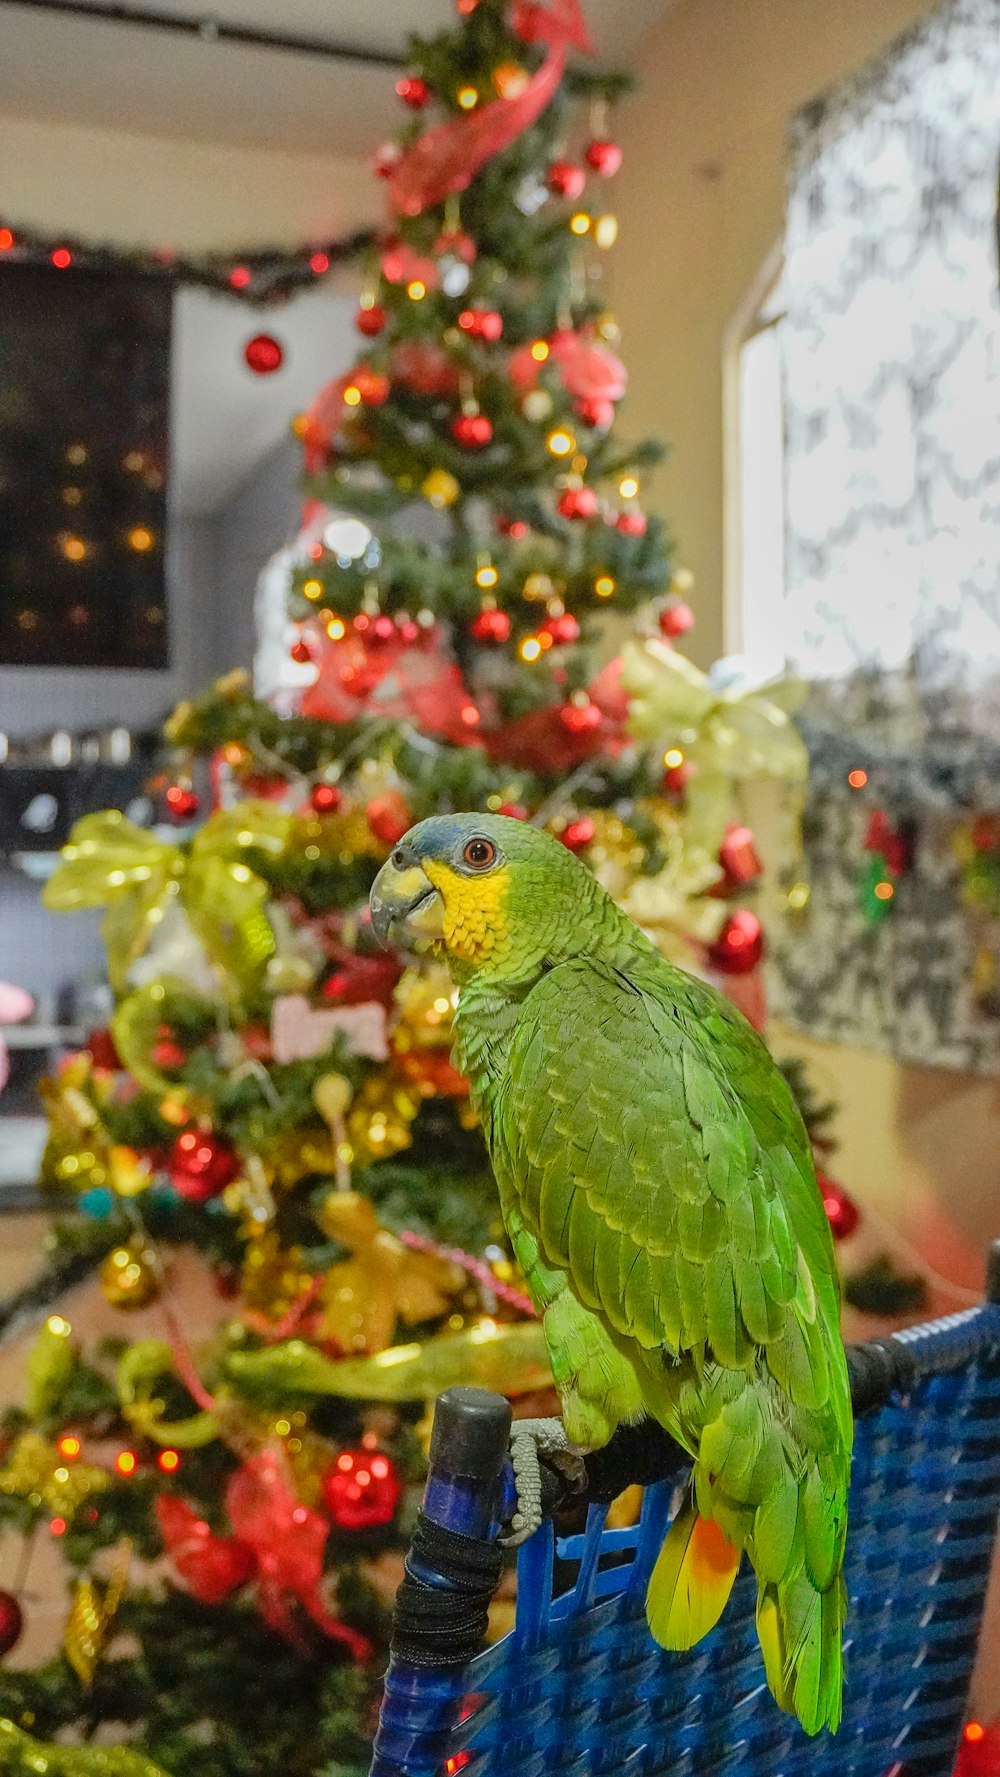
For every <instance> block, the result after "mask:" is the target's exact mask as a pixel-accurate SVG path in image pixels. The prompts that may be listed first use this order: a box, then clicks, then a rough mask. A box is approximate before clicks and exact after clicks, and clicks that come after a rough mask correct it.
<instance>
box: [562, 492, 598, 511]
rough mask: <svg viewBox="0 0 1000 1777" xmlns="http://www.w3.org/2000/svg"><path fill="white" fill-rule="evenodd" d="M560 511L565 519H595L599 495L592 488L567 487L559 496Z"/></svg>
mask: <svg viewBox="0 0 1000 1777" xmlns="http://www.w3.org/2000/svg"><path fill="white" fill-rule="evenodd" d="M559 511H560V513H561V515H562V517H563V518H593V516H594V513H595V512H596V511H597V495H596V494H595V492H594V490H593V488H592V487H567V488H565V489H564V490H563V492H562V493H561V494H560V495H559Z"/></svg>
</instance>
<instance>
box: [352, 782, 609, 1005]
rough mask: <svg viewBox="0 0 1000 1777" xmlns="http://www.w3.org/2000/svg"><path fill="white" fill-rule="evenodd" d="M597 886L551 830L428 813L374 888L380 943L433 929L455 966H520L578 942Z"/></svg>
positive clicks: (518, 970)
mask: <svg viewBox="0 0 1000 1777" xmlns="http://www.w3.org/2000/svg"><path fill="white" fill-rule="evenodd" d="M601 892H602V891H601V890H600V889H599V888H598V886H597V883H596V882H595V880H594V878H593V877H592V876H591V874H590V872H589V871H588V870H586V869H585V868H584V866H583V865H582V864H580V863H578V862H577V860H576V858H574V857H573V856H572V854H571V853H570V852H568V851H567V850H566V847H565V846H564V845H560V844H559V841H558V840H557V839H553V838H552V836H551V834H548V833H542V832H540V831H539V829H538V828H537V827H532V826H529V825H528V823H527V822H526V821H515V820H510V819H508V818H507V817H506V816H504V815H498V814H449V815H434V816H432V817H431V819H430V820H427V821H421V822H420V823H419V825H418V826H416V827H411V828H410V831H409V832H408V833H407V834H406V835H405V837H404V838H402V839H401V840H400V842H399V844H398V845H397V846H396V848H395V850H394V851H393V854H392V856H391V858H390V859H389V860H388V862H387V863H385V864H383V866H382V868H381V870H380V871H379V873H378V875H377V877H376V878H375V882H374V884H373V885H372V891H371V909H372V924H373V926H374V928H375V931H376V933H377V935H378V937H379V938H380V939H381V940H382V942H383V943H388V942H390V941H394V942H396V943H405V942H407V941H409V942H413V941H414V940H416V939H420V938H423V939H425V940H426V939H430V940H432V941H434V942H435V943H437V944H438V945H440V946H441V947H442V948H443V949H444V951H445V954H446V955H447V957H448V960H449V962H450V963H451V964H452V966H453V967H454V969H455V971H456V973H458V974H459V975H460V976H467V975H470V974H491V975H496V976H501V975H504V976H510V975H517V976H525V975H529V976H530V975H531V974H532V973H534V972H535V971H538V970H541V968H542V967H544V965H545V963H546V962H547V961H548V960H555V959H556V958H559V957H564V956H567V955H570V954H572V953H573V951H578V950H580V949H582V948H583V946H584V941H585V932H586V929H587V923H588V921H587V914H588V912H589V909H590V907H591V906H592V904H593V900H594V897H595V895H600V894H601Z"/></svg>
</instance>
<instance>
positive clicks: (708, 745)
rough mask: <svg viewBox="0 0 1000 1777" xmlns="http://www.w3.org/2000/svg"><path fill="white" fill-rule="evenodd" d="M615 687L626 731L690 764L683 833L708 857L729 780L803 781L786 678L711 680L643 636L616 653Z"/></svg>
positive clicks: (791, 683) (794, 700)
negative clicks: (623, 695) (623, 704)
mask: <svg viewBox="0 0 1000 1777" xmlns="http://www.w3.org/2000/svg"><path fill="white" fill-rule="evenodd" d="M622 685H623V686H624V688H625V691H626V692H627V693H628V697H629V728H630V729H631V731H632V733H633V734H634V735H635V736H636V737H637V738H638V739H640V740H647V741H653V742H655V743H656V744H657V745H660V746H664V747H665V748H667V749H668V754H669V752H670V751H672V750H673V751H676V753H677V761H676V762H677V763H678V764H679V763H680V762H681V759H683V760H684V761H686V762H687V763H688V764H689V765H691V766H692V767H694V770H693V772H692V776H691V780H690V783H689V785H688V786H687V791H686V794H687V805H688V813H689V816H690V822H689V832H690V834H691V836H692V837H693V838H695V839H697V840H698V841H699V843H701V844H703V845H704V847H705V848H706V850H708V851H709V852H711V853H713V854H714V852H715V851H716V850H717V849H718V845H719V842H720V840H721V838H722V835H723V833H724V832H725V826H726V820H727V818H728V811H729V808H730V802H731V798H730V789H729V787H730V786H731V785H732V784H733V783H736V782H739V781H741V780H742V781H745V780H746V779H748V778H755V777H770V778H776V779H779V780H781V781H782V782H784V783H788V784H802V783H804V782H805V781H806V778H807V777H808V774H809V755H808V753H807V751H806V747H805V744H804V742H803V740H802V738H801V736H800V734H799V732H798V730H797V729H796V727H795V725H794V723H793V722H792V720H791V716H792V713H793V712H794V711H795V710H796V709H798V707H799V705H800V704H801V702H802V700H803V697H804V695H805V688H804V686H802V685H801V684H800V683H798V682H796V681H795V680H794V679H773V678H772V679H768V680H765V681H764V682H762V683H757V684H754V683H750V684H748V683H747V681H746V679H745V678H740V679H734V680H733V681H732V682H731V683H729V684H725V683H723V684H719V683H714V682H713V680H712V679H711V678H710V677H709V675H708V674H707V673H703V672H702V671H701V670H700V668H699V667H697V666H695V665H694V664H693V662H692V661H690V660H687V659H686V658H685V656H684V655H683V654H678V653H677V651H676V649H674V648H671V647H670V646H669V644H668V643H666V642H661V641H660V640H658V639H657V638H650V639H648V640H646V641H644V642H636V641H628V642H626V643H625V645H624V647H623V648H622ZM667 762H668V763H671V762H672V761H671V760H670V759H669V757H668V758H667Z"/></svg>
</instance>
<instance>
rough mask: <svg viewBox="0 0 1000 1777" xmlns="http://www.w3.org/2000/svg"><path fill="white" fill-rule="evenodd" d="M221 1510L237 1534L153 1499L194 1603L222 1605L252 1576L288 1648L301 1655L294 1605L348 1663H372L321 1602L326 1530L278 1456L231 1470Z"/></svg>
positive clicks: (361, 1642)
mask: <svg viewBox="0 0 1000 1777" xmlns="http://www.w3.org/2000/svg"><path fill="white" fill-rule="evenodd" d="M226 1511H227V1512H228V1514H229V1520H230V1523H231V1524H232V1526H233V1530H234V1532H235V1534H234V1535H233V1536H217V1535H216V1534H215V1532H214V1531H213V1530H212V1529H211V1528H210V1526H209V1525H208V1524H207V1523H206V1522H205V1520H204V1519H203V1518H199V1516H198V1514H197V1512H196V1511H194V1509H193V1508H192V1507H191V1506H190V1505H188V1503H187V1501H186V1500H183V1499H175V1498H173V1497H172V1496H171V1495H169V1494H161V1495H160V1497H159V1498H158V1499H157V1501H156V1517H157V1522H158V1524H159V1527H160V1534H161V1536H162V1537H163V1541H164V1544H165V1545H166V1549H167V1553H168V1555H169V1556H170V1559H171V1561H172V1562H173V1564H174V1566H175V1568H176V1569H177V1572H178V1573H179V1574H180V1576H181V1578H182V1579H183V1580H184V1582H185V1583H186V1585H187V1587H188V1589H189V1590H190V1591H191V1593H192V1594H193V1595H194V1597H195V1598H197V1599H199V1600H200V1602H201V1603H202V1604H221V1603H222V1602H223V1600H224V1599H225V1598H228V1597H229V1594H230V1593H231V1592H234V1591H236V1589H237V1587H239V1586H243V1585H245V1584H246V1583H247V1581H248V1580H250V1579H254V1578H256V1580H257V1582H258V1585H259V1599H260V1609H261V1615H262V1616H263V1618H264V1621H265V1622H266V1623H267V1624H268V1625H269V1627H270V1628H272V1629H275V1630H276V1631H277V1632H278V1633H279V1634H280V1635H283V1636H284V1637H285V1639H286V1640H287V1641H289V1642H291V1643H292V1645H293V1646H301V1647H303V1650H304V1643H303V1642H302V1637H301V1635H300V1634H299V1632H298V1630H297V1627H296V1624H295V1620H294V1616H293V1614H292V1609H291V1606H292V1604H293V1603H298V1604H300V1605H301V1606H302V1608H303V1610H304V1611H305V1612H306V1613H307V1615H308V1616H310V1617H311V1618H312V1621H313V1622H314V1623H315V1624H316V1625H317V1627H318V1628H320V1629H322V1631H323V1634H324V1635H326V1636H328V1637H329V1638H330V1640H331V1641H337V1642H339V1643H340V1644H341V1646H342V1647H345V1648H346V1649H347V1650H348V1652H349V1653H350V1655H351V1658H352V1659H353V1660H356V1661H358V1662H361V1661H364V1660H368V1659H370V1658H371V1653H372V1648H371V1643H370V1642H369V1641H367V1640H366V1638H365V1637H364V1636H363V1635H359V1634H358V1633H357V1631H356V1630H354V1629H351V1628H350V1627H349V1626H348V1625H347V1624H346V1623H342V1622H340V1621H339V1619H338V1618H337V1617H334V1616H332V1615H331V1614H330V1612H329V1611H328V1610H327V1608H326V1606H325V1604H324V1603H323V1600H322V1598H321V1597H320V1592H319V1585H320V1580H321V1579H322V1577H323V1550H324V1548H325V1547H326V1539H327V1536H328V1535H329V1530H330V1526H329V1524H328V1523H327V1520H326V1519H325V1518H322V1517H320V1515H319V1513H318V1512H314V1511H311V1510H310V1508H309V1507H308V1506H304V1505H303V1504H302V1503H301V1501H300V1500H298V1499H297V1498H296V1496H295V1493H294V1491H293V1490H292V1487H291V1486H290V1484H289V1482H288V1480H287V1479H286V1477H285V1474H284V1472H283V1468H282V1463H281V1457H280V1455H278V1454H277V1453H275V1452H274V1451H271V1450H263V1451H261V1453H260V1454H259V1455H258V1456H252V1457H251V1458H250V1460H249V1461H248V1462H245V1463H244V1465H243V1467H242V1468H241V1469H237V1471H236V1473H235V1475H233V1476H232V1478H231V1479H230V1481H229V1484H228V1486H227V1488H226Z"/></svg>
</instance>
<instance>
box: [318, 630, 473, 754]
mask: <svg viewBox="0 0 1000 1777" xmlns="http://www.w3.org/2000/svg"><path fill="white" fill-rule="evenodd" d="M316 663H317V666H318V673H317V677H316V681H315V683H314V684H312V685H310V686H309V688H308V689H307V690H306V691H305V692H303V695H302V698H301V701H300V705H299V708H300V711H301V713H302V715H303V716H308V717H311V718H313V719H314V720H318V721H321V722H353V721H354V720H355V719H356V718H357V717H359V716H362V715H369V716H382V717H384V718H385V720H386V721H390V722H413V723H415V724H416V726H417V727H418V728H421V729H423V731H424V732H425V733H427V734H434V735H438V736H440V738H441V739H442V740H449V741H452V742H453V743H455V744H456V745H460V746H461V745H465V746H468V745H469V744H470V743H472V742H474V741H475V740H476V738H477V730H478V728H479V711H478V710H477V708H476V705H475V704H474V703H473V701H472V698H471V697H470V696H469V693H468V691H467V690H466V688H465V686H464V684H463V683H462V675H461V673H460V672H459V670H458V667H457V666H456V665H455V662H454V661H453V660H449V658H448V656H447V654H446V652H445V646H444V641H443V638H442V636H441V635H440V633H439V632H438V633H437V634H435V633H434V632H432V633H431V634H430V635H428V636H427V637H426V638H425V639H424V640H422V641H420V642H418V643H416V644H414V643H411V642H409V641H407V640H406V638H405V637H404V636H402V635H400V633H399V632H398V631H397V632H396V634H395V635H394V636H392V637H390V638H388V639H387V640H386V641H379V642H377V643H373V644H371V645H369V644H368V642H367V641H366V640H365V639H364V637H363V636H361V635H359V634H358V632H357V630H355V629H349V630H348V632H347V634H346V635H345V636H344V638H343V640H342V641H339V642H330V641H327V639H326V637H323V638H322V645H321V646H320V647H318V648H317V651H316Z"/></svg>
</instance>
